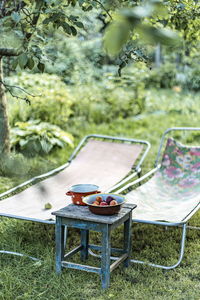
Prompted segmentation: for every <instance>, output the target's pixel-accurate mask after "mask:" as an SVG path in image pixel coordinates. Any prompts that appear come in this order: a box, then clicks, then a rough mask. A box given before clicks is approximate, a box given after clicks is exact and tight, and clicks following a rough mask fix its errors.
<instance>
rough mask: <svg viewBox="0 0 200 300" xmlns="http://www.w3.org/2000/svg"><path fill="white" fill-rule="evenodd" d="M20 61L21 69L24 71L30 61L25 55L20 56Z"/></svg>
mask: <svg viewBox="0 0 200 300" xmlns="http://www.w3.org/2000/svg"><path fill="white" fill-rule="evenodd" d="M18 61H19V65H20V68H21V69H23V68H24V67H25V66H26V64H27V61H28V56H27V54H26V53H23V54H21V55H19V57H18Z"/></svg>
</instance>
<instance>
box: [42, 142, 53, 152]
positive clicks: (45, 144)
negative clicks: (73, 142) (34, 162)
mask: <svg viewBox="0 0 200 300" xmlns="http://www.w3.org/2000/svg"><path fill="white" fill-rule="evenodd" d="M40 144H41V148H42V150H43V151H44V152H45V153H49V152H50V151H51V149H52V148H53V145H51V144H50V143H48V142H47V141H46V140H41V141H40Z"/></svg>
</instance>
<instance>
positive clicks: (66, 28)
mask: <svg viewBox="0 0 200 300" xmlns="http://www.w3.org/2000/svg"><path fill="white" fill-rule="evenodd" d="M62 28H63V30H64V31H65V32H66V33H68V34H72V30H71V26H69V24H68V23H62Z"/></svg>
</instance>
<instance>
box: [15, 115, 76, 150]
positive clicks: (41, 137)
mask: <svg viewBox="0 0 200 300" xmlns="http://www.w3.org/2000/svg"><path fill="white" fill-rule="evenodd" d="M11 145H12V148H13V149H14V150H17V151H20V152H22V153H23V154H25V155H27V156H34V155H36V154H47V153H49V152H50V151H52V150H53V149H55V148H57V147H60V148H63V147H65V146H66V145H69V146H71V147H72V146H73V137H72V135H71V134H69V133H67V132H64V131H63V130H61V129H60V128H59V127H58V126H56V125H52V124H49V123H47V122H42V123H40V121H39V120H34V121H28V122H17V123H16V127H14V128H12V129H11Z"/></svg>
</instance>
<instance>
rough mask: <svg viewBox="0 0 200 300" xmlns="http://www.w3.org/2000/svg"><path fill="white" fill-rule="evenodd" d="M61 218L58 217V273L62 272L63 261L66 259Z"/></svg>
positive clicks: (56, 227)
mask: <svg viewBox="0 0 200 300" xmlns="http://www.w3.org/2000/svg"><path fill="white" fill-rule="evenodd" d="M61 224H62V223H61V218H60V217H56V226H55V234H56V272H57V273H60V272H61V269H62V267H61V261H62V259H63V257H64V230H65V229H64V226H62V225H61Z"/></svg>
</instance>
